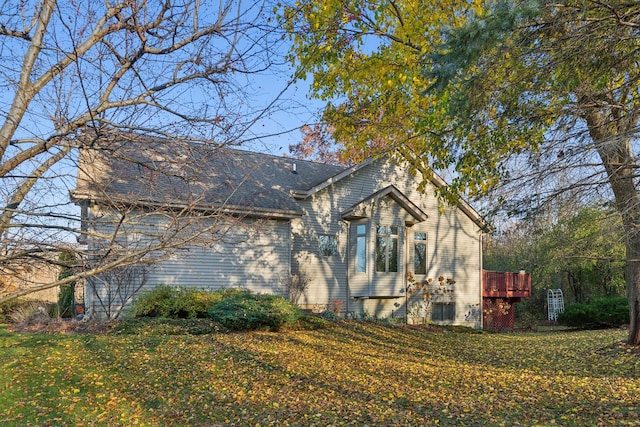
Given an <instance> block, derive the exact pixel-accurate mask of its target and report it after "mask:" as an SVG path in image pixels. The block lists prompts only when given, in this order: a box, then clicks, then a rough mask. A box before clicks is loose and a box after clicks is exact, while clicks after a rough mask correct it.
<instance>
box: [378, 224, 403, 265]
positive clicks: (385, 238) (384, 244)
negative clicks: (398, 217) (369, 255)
mask: <svg viewBox="0 0 640 427" xmlns="http://www.w3.org/2000/svg"><path fill="white" fill-rule="evenodd" d="M376 271H378V272H382V273H397V272H398V227H397V226H395V225H379V226H378V227H377V230H376Z"/></svg>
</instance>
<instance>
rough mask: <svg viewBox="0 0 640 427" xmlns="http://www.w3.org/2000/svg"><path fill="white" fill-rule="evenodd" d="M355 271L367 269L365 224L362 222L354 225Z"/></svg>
mask: <svg viewBox="0 0 640 427" xmlns="http://www.w3.org/2000/svg"><path fill="white" fill-rule="evenodd" d="M356 271H357V272H358V273H364V272H366V271H367V226H366V225H364V224H359V225H357V226H356Z"/></svg>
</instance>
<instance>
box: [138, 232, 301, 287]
mask: <svg viewBox="0 0 640 427" xmlns="http://www.w3.org/2000/svg"><path fill="white" fill-rule="evenodd" d="M289 235H290V227H289V222H288V221H273V220H271V221H261V222H260V223H259V226H257V227H255V226H252V224H245V223H236V224H233V225H232V226H231V227H230V228H229V230H228V231H227V232H226V234H225V236H224V238H223V239H221V240H219V241H217V242H215V243H214V244H213V245H211V247H191V248H185V249H181V250H179V251H176V252H175V253H173V254H172V255H171V257H170V258H169V259H167V260H165V261H163V262H161V263H159V264H158V265H156V266H154V268H153V269H152V271H151V274H150V276H149V280H148V283H149V285H150V286H155V285H158V284H165V285H171V286H185V287H193V288H201V289H219V288H223V287H226V288H237V287H241V288H246V289H249V290H251V291H252V292H256V293H269V294H282V295H286V289H285V283H286V280H287V278H288V276H289V272H290V265H289V259H290V253H289V246H290V245H289Z"/></svg>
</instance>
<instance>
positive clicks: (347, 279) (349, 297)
mask: <svg viewBox="0 0 640 427" xmlns="http://www.w3.org/2000/svg"><path fill="white" fill-rule="evenodd" d="M344 222H346V223H347V247H346V250H347V253H346V254H345V258H344V259H345V263H346V264H347V265H346V267H347V268H346V270H347V275H346V282H347V292H346V296H347V298H346V301H345V318H346V317H348V316H349V300H350V299H351V290H350V289H349V275H350V274H351V266H350V265H349V257H350V254H351V252H350V251H349V249H350V244H349V243H350V241H351V221H344Z"/></svg>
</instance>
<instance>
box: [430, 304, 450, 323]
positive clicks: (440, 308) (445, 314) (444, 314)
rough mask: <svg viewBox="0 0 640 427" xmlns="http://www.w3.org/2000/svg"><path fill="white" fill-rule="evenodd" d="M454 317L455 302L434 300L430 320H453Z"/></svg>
mask: <svg viewBox="0 0 640 427" xmlns="http://www.w3.org/2000/svg"><path fill="white" fill-rule="evenodd" d="M455 317H456V304H455V303H453V302H434V303H433V307H432V311H431V320H433V321H434V322H453V320H454V319H455Z"/></svg>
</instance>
